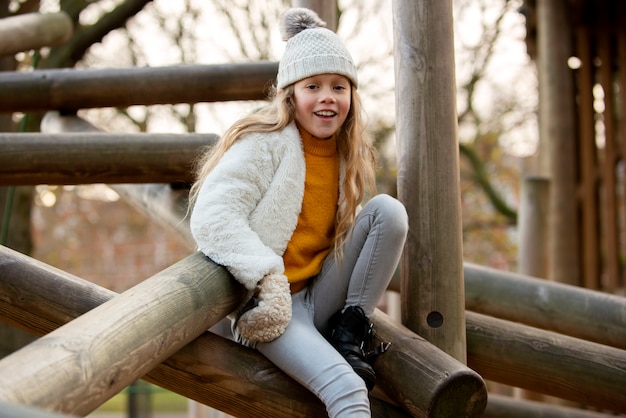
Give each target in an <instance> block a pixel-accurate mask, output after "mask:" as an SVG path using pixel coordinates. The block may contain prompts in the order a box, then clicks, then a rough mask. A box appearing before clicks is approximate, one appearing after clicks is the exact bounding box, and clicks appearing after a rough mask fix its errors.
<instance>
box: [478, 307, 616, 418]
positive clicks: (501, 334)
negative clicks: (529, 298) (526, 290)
mask: <svg viewBox="0 0 626 418" xmlns="http://www.w3.org/2000/svg"><path fill="white" fill-rule="evenodd" d="M466 318H467V358H468V366H470V367H471V368H472V369H474V370H476V371H477V372H478V373H480V375H481V376H483V378H485V379H488V380H492V381H495V382H499V383H505V384H507V385H511V386H515V387H520V388H523V389H528V390H532V391H534V392H538V393H543V394H546V395H551V396H556V397H558V398H562V399H567V400H571V401H574V402H576V403H579V404H582V405H588V406H592V407H597V408H600V409H605V410H609V411H613V412H617V413H626V391H624V388H626V351H624V350H620V349H618V348H615V347H609V346H605V345H602V344H597V343H593V342H589V341H585V340H581V339H578V338H573V337H569V336H565V335H561V334H557V333H555V332H551V331H545V330H540V329H537V328H532V327H529V326H527V325H522V324H517V323H514V322H510V321H505V320H502V319H497V318H493V317H489V316H486V315H481V314H478V313H475V312H469V311H468V312H467V313H466Z"/></svg>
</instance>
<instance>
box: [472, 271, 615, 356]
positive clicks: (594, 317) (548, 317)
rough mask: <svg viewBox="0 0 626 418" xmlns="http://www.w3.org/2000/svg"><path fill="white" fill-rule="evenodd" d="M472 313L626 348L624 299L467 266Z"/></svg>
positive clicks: (513, 274) (514, 274) (504, 272)
mask: <svg viewBox="0 0 626 418" xmlns="http://www.w3.org/2000/svg"><path fill="white" fill-rule="evenodd" d="M465 302H466V305H465V306H466V308H467V310H470V311H475V312H477V313H482V314H486V315H490V316H494V317H497V318H501V319H506V320H509V321H514V322H520V323H523V324H527V325H531V326H533V327H537V328H542V329H546V330H551V331H555V332H558V333H561V334H565V335H569V336H573V337H577V338H580V339H583V340H589V341H594V342H597V343H600V344H606V345H610V346H613V347H617V348H621V349H626V315H625V314H624V313H625V312H626V298H624V297H621V296H616V295H611V294H608V293H603V292H598V291H594V290H589V289H584V288H581V287H578V286H571V285H567V284H564V283H557V282H553V281H549V280H543V279H538V278H533V277H530V276H524V275H521V274H517V273H511V272H506V271H502V270H496V269H492V268H488V267H482V266H478V265H475V264H471V263H465Z"/></svg>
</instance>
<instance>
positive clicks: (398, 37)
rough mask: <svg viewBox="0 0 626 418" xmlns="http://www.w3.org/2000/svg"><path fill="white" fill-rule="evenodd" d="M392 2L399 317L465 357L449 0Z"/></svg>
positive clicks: (444, 346)
mask: <svg viewBox="0 0 626 418" xmlns="http://www.w3.org/2000/svg"><path fill="white" fill-rule="evenodd" d="M392 3H393V20H394V58H395V77H396V89H395V91H396V122H397V123H396V138H397V144H398V152H397V154H398V198H399V199H400V201H401V202H402V203H404V206H405V207H406V209H407V213H408V215H409V225H411V228H410V229H409V234H408V236H407V242H406V246H405V249H404V253H403V256H402V259H401V261H400V266H401V269H400V272H401V273H400V275H401V286H402V291H401V292H400V294H401V305H402V323H403V324H405V325H407V326H408V327H409V328H410V329H411V330H413V331H415V332H416V333H418V334H419V335H422V336H423V337H425V338H426V339H427V340H429V341H430V342H432V343H433V344H435V345H436V346H438V347H439V348H441V349H442V350H444V351H445V352H447V353H448V354H450V355H452V356H453V357H454V358H456V359H458V360H460V361H461V362H465V353H466V350H465V316H464V314H465V308H464V305H465V299H464V295H463V248H462V242H463V239H462V231H461V202H460V196H461V193H460V186H459V183H460V180H459V146H458V137H457V113H456V107H455V95H456V92H455V87H454V86H455V79H454V39H453V38H454V37H453V31H452V27H453V25H452V0H439V1H414V0H396V1H393V2H392Z"/></svg>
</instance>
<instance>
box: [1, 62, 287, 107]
mask: <svg viewBox="0 0 626 418" xmlns="http://www.w3.org/2000/svg"><path fill="white" fill-rule="evenodd" d="M277 71H278V63H276V62H255V63H241V64H221V65H177V66H169V67H136V68H112V69H60V70H37V71H30V72H17V71H15V72H4V73H0V91H2V94H1V95H0V113H2V112H30V111H46V110H62V111H74V110H78V109H87V108H97V107H128V106H132V105H155V104H175V103H198V102H218V101H229V100H265V99H266V98H267V93H268V88H269V86H270V85H271V84H272V83H273V82H274V80H275V79H276V73H277ZM173 80H175V82H173Z"/></svg>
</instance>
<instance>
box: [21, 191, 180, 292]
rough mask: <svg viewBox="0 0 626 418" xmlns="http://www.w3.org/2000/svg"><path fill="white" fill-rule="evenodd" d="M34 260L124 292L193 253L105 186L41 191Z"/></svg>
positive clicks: (34, 224)
mask: <svg viewBox="0 0 626 418" xmlns="http://www.w3.org/2000/svg"><path fill="white" fill-rule="evenodd" d="M37 192H38V193H37V196H36V198H35V205H34V208H33V216H32V218H33V221H32V233H33V241H34V252H33V257H34V258H36V259H38V260H41V261H43V262H45V263H47V264H50V265H52V266H54V267H57V268H59V269H61V270H65V271H67V272H69V273H72V274H74V275H76V276H78V277H81V278H83V279H86V280H89V281H91V282H94V283H96V284H98V285H100V286H103V287H106V288H108V289H111V290H114V291H116V292H122V291H124V290H126V289H128V288H129V287H132V286H133V285H135V284H137V283H139V282H140V281H142V280H144V279H146V278H148V277H150V276H152V275H154V274H156V273H157V272H159V271H161V270H163V269H165V268H167V267H168V266H170V265H172V264H173V263H175V262H177V261H179V260H181V259H182V258H184V257H186V256H187V255H189V254H191V252H192V251H191V250H190V249H189V248H188V247H187V246H186V245H184V244H183V243H181V242H180V240H179V239H178V238H177V237H176V236H174V235H173V234H172V233H171V232H169V231H167V230H166V229H164V228H163V227H162V226H160V225H159V224H158V223H156V222H153V221H151V220H150V219H148V218H146V217H145V216H144V215H143V214H141V213H139V212H138V211H137V210H136V209H134V208H133V207H131V206H130V205H128V204H127V203H126V202H124V201H123V200H121V199H118V198H117V197H116V195H115V193H113V192H111V191H110V189H108V188H106V186H103V185H95V186H76V187H74V186H70V187H68V186H65V187H42V186H40V187H38V188H37Z"/></svg>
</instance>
